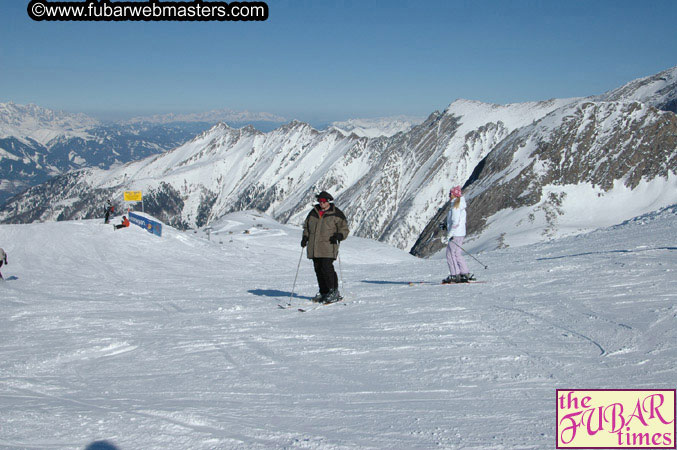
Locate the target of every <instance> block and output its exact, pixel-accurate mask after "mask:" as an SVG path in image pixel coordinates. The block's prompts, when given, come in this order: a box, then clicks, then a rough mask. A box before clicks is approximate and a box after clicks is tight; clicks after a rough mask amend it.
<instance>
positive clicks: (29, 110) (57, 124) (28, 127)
mask: <svg viewBox="0 0 677 450" xmlns="http://www.w3.org/2000/svg"><path fill="white" fill-rule="evenodd" d="M99 123H100V122H99V121H98V120H96V119H94V118H92V117H89V116H87V115H85V114H80V113H77V114H73V113H67V112H64V111H53V110H51V109H47V108H43V107H41V106H37V105H34V104H28V105H18V104H16V103H14V102H9V103H0V138H5V137H16V138H19V139H24V140H25V139H27V138H28V139H33V140H35V141H37V142H39V143H40V144H42V145H47V144H48V143H49V142H50V141H51V140H53V139H55V138H57V137H64V136H65V137H74V136H80V137H85V136H87V133H86V130H87V129H89V128H92V127H94V126H97V125H99Z"/></svg>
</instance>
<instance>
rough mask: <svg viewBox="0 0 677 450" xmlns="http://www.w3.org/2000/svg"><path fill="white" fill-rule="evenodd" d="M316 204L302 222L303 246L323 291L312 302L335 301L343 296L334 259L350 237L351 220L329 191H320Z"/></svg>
mask: <svg viewBox="0 0 677 450" xmlns="http://www.w3.org/2000/svg"><path fill="white" fill-rule="evenodd" d="M316 198H317V202H318V203H317V204H316V205H315V206H314V207H313V209H312V210H311V211H310V213H309V214H308V217H306V220H305V222H304V224H303V237H302V238H301V247H306V246H307V247H308V250H307V255H308V259H312V260H313V266H314V268H315V275H316V276H317V284H318V286H319V289H320V292H319V293H318V294H317V295H316V296H315V297H314V298H313V301H316V302H321V303H332V302H335V301H338V300H340V299H341V294H340V293H339V290H338V276H337V275H336V271H335V270H334V260H335V259H336V258H337V257H338V251H339V242H341V241H342V240H344V239H345V238H347V237H348V233H349V232H350V230H349V229H348V221H347V220H346V216H345V215H344V214H343V212H342V211H341V210H340V209H338V208H337V207H336V206H335V205H334V204H333V203H331V202H332V201H333V200H334V197H332V196H331V195H330V194H329V193H328V192H326V191H322V192H320V193H319V194H317V197H316Z"/></svg>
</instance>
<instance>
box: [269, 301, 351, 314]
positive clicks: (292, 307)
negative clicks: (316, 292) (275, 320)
mask: <svg viewBox="0 0 677 450" xmlns="http://www.w3.org/2000/svg"><path fill="white" fill-rule="evenodd" d="M343 300H344V297H341V298H339V299H338V300H336V301H335V302H331V303H320V302H312V304H313V306H311V307H308V308H299V307H296V306H292V305H291V304H290V303H287V304H286V305H283V304H280V303H278V305H277V307H278V308H280V309H294V308H296V309H297V311H298V312H307V311H312V310H314V309H317V308H321V307H323V306H331V305H335V304H336V303H341V302H343Z"/></svg>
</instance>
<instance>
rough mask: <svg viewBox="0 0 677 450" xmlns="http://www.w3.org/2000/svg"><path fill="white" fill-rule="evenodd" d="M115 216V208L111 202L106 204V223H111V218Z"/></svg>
mask: <svg viewBox="0 0 677 450" xmlns="http://www.w3.org/2000/svg"><path fill="white" fill-rule="evenodd" d="M113 214H115V206H113V204H112V203H111V201H110V200H108V201H107V202H106V213H105V216H104V223H108V222H109V221H110V216H111V215H113Z"/></svg>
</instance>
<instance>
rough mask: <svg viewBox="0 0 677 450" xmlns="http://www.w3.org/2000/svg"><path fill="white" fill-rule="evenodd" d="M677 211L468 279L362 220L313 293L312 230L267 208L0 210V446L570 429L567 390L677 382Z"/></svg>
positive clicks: (407, 444) (550, 442)
mask: <svg viewBox="0 0 677 450" xmlns="http://www.w3.org/2000/svg"><path fill="white" fill-rule="evenodd" d="M116 221H117V220H116ZM675 230H677V210H676V209H675V207H672V208H669V209H666V210H663V211H662V212H661V213H656V214H651V215H647V216H643V217H641V218H638V219H636V220H632V221H629V222H627V223H624V224H622V225H618V226H615V227H611V228H607V229H603V230H598V231H594V232H592V233H589V234H584V235H579V236H575V237H569V238H564V239H560V240H556V241H551V242H548V243H541V244H535V245H530V246H524V247H519V248H507V249H502V250H495V251H491V252H484V253H479V254H477V255H475V256H476V257H478V258H479V259H480V260H481V261H482V263H483V264H486V265H487V266H488V267H489V268H488V269H486V270H485V269H483V268H482V266H481V265H479V264H478V263H477V262H475V261H474V260H472V259H470V258H468V262H469V264H470V266H471V268H473V269H474V271H475V272H476V274H477V276H478V278H479V279H480V280H483V281H486V283H478V284H470V285H450V286H443V285H439V284H436V282H438V281H439V280H441V279H442V278H444V277H445V276H446V275H447V269H446V263H445V261H444V260H443V258H442V255H441V254H440V255H437V256H435V257H433V258H431V259H427V260H421V259H416V258H414V257H412V256H410V255H408V254H407V253H404V252H402V251H400V250H397V249H394V248H392V247H388V246H386V245H384V244H380V243H378V242H374V241H369V240H365V239H360V238H355V237H349V238H348V239H347V240H346V241H345V242H344V243H343V244H342V246H341V254H340V255H341V260H340V263H339V262H338V261H337V263H336V268H337V270H338V271H339V272H340V276H341V278H342V291H343V293H344V294H345V297H346V300H345V302H342V303H338V304H334V305H330V306H319V307H317V308H315V309H313V308H314V305H313V304H310V303H309V301H308V299H309V298H310V297H311V296H313V295H314V294H315V293H316V289H317V288H316V281H315V278H314V273H313V270H312V266H311V264H310V262H309V261H308V260H307V259H306V258H305V255H302V253H301V252H302V250H301V248H300V246H299V241H300V235H301V232H300V229H298V228H295V227H291V226H284V225H279V224H277V223H275V222H273V221H272V220H270V219H269V218H267V217H265V216H262V215H260V214H258V213H254V212H245V213H238V214H233V215H230V216H227V217H225V218H224V219H223V220H222V221H220V222H219V223H217V224H214V225H213V229H212V232H211V236H210V240H208V239H207V235H205V234H202V233H199V234H196V233H193V232H188V233H183V232H178V231H176V230H173V229H171V228H170V227H165V229H164V233H163V237H161V238H159V237H157V236H154V235H151V234H149V233H147V232H146V231H144V230H142V229H141V228H138V227H136V226H132V227H131V228H128V229H122V230H118V231H114V230H113V228H112V226H111V225H104V224H103V223H102V220H101V221H99V220H89V221H76V222H58V223H39V224H38V223H36V224H29V225H0V246H2V247H3V248H4V249H5V250H6V251H7V253H8V255H9V265H7V266H3V267H2V272H3V275H4V277H5V279H6V280H7V281H5V282H4V283H2V284H0V289H1V290H2V297H1V300H0V302H1V303H2V304H1V305H0V333H1V335H2V339H0V353H1V355H2V357H1V358H0V405H2V407H1V408H0V447H2V448H41V449H44V448H73V449H78V448H80V449H81V448H84V447H85V446H86V445H87V444H88V443H91V442H94V441H99V440H106V441H108V442H109V443H112V444H114V445H115V446H116V447H118V448H120V449H132V448H144V449H167V448H186V449H187V448H190V449H215V448H218V449H221V448H228V449H231V448H235V449H249V448H254V449H264V448H265V449H268V448H306V449H354V448H400V449H405V448H477V449H480V448H481V449H487V448H529V449H542V448H553V447H554V446H555V430H554V426H555V417H554V414H555V402H556V400H555V398H556V392H555V390H556V389H558V388H562V389H572V388H581V389H582V388H586V389H590V388H614V389H621V388H648V389H649V388H674V387H675V381H676V380H677V331H676V330H677V306H676V305H675V301H676V300H677V277H675V271H676V270H677V247H676V246H675V239H674V237H675ZM298 265H300V270H299V275H298V281H297V283H296V285H295V286H294V296H293V297H291V291H292V287H293V282H294V275H295V272H296V268H297V267H298ZM424 281H427V282H431V283H430V284H422V283H419V282H424ZM289 300H291V303H292V305H293V306H294V307H293V308H290V309H280V308H279V307H278V304H283V305H284V304H286V303H287V302H288V301H289ZM298 307H304V308H307V309H308V311H307V312H303V313H302V312H299V311H298V310H297V308H298Z"/></svg>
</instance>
